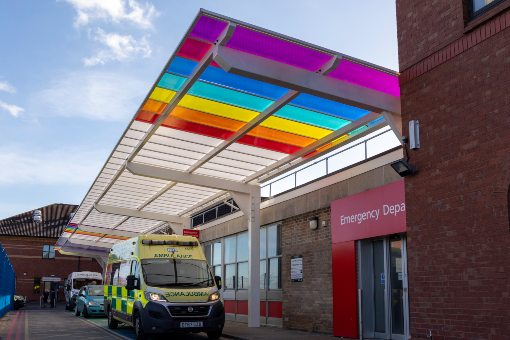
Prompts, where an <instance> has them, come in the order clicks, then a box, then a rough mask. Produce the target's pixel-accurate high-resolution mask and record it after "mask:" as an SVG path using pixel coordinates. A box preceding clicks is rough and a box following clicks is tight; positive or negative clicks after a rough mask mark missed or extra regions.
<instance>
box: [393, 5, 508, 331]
mask: <svg viewBox="0 0 510 340" xmlns="http://www.w3.org/2000/svg"><path fill="white" fill-rule="evenodd" d="M472 4H473V2H472V1H432V0H425V1H397V23H398V25H397V26H398V42H399V58H400V69H401V73H402V75H401V78H400V82H401V96H402V112H403V122H404V124H403V125H404V127H406V126H407V122H408V121H409V120H411V119H418V120H419V122H420V127H421V149H419V150H414V151H411V153H410V157H411V162H412V163H413V164H415V165H416V166H417V168H418V171H419V172H418V174H416V175H415V176H412V177H408V178H406V182H405V183H406V203H407V209H408V212H407V238H408V266H409V268H408V270H409V296H410V326H411V335H412V337H413V339H426V338H430V337H433V339H508V337H509V336H510V335H509V334H510V230H509V203H510V202H509V201H510V191H509V190H510V189H509V184H510V132H509V131H510V130H509V128H510V100H509V98H510V96H509V94H508V88H509V87H510V44H509V42H510V29H509V28H508V27H509V26H510V11H509V8H510V1H494V2H491V4H489V6H487V8H482V10H481V11H480V13H479V15H476V16H472V15H471V13H472V11H470V10H469V9H470V8H469V6H471V5H472Z"/></svg>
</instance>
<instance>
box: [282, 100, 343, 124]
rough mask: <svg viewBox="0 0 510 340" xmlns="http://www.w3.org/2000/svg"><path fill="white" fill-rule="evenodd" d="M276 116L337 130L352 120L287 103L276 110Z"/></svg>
mask: <svg viewBox="0 0 510 340" xmlns="http://www.w3.org/2000/svg"><path fill="white" fill-rule="evenodd" d="M275 116H278V117H281V118H286V119H291V120H294V121H297V122H301V123H305V124H311V125H315V126H319V127H322V128H325V129H329V130H337V129H340V128H341V127H343V126H345V125H347V124H349V123H350V121H348V120H345V119H341V118H336V117H332V116H328V115H325V114H322V113H318V112H314V111H310V110H306V109H302V108H300V107H296V106H293V105H285V106H284V107H282V108H281V109H280V110H278V112H276V114H275Z"/></svg>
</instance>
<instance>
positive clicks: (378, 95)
mask: <svg viewBox="0 0 510 340" xmlns="http://www.w3.org/2000/svg"><path fill="white" fill-rule="evenodd" d="M399 116H400V100H399V85H398V77H397V74H396V73H395V72H393V71H390V70H387V69H384V68H382V67H378V66H375V65H372V64H369V63H367V62H363V61H360V60H358V59H355V58H352V57H349V56H346V55H344V54H341V53H338V52H335V51H331V50H328V49H325V48H321V47H318V46H314V45H311V44H309V43H305V42H303V41H299V40H297V39H293V38H290V37H287V36H284V35H281V34H278V33H275V32H271V31H268V30H265V29H263V28H260V27H255V26H253V25H249V24H246V23H243V22H241V21H238V20H234V19H231V18H227V17H224V16H221V15H218V14H215V13H211V12H208V11H205V10H201V11H200V12H199V13H198V15H197V17H196V18H195V20H194V21H193V23H192V25H191V27H190V28H189V29H188V31H187V33H186V35H185V36H184V37H183V39H182V41H181V42H180V44H179V46H178V48H177V50H176V52H175V53H174V54H173V55H172V56H171V57H170V60H169V61H168V63H167V65H165V67H164V68H163V71H162V72H161V74H160V75H159V77H158V78H157V79H156V81H155V83H154V85H153V86H152V88H151V89H150V90H149V92H148V94H147V96H146V98H145V100H144V101H143V102H142V104H141V106H140V108H139V110H138V111H137V112H136V114H135V115H134V117H133V119H132V120H131V122H130V123H129V125H128V127H127V129H126V130H125V132H124V134H123V135H122V137H121V138H120V140H119V142H118V143H117V145H116V146H115V148H114V149H113V151H112V153H111V155H110V156H109V157H108V160H107V161H106V164H105V165H104V167H103V168H102V169H101V171H100V173H99V175H98V176H97V178H96V179H95V181H94V183H93V184H92V186H91V188H90V190H89V191H88V193H87V194H86V196H85V198H84V199H83V201H82V203H81V205H80V207H79V209H78V210H77V212H76V214H75V215H74V217H73V218H72V220H71V222H70V224H69V225H68V227H67V228H66V229H65V231H64V232H63V233H62V235H61V237H60V239H59V241H58V245H59V246H60V247H61V249H62V250H63V251H68V252H79V253H87V252H89V253H90V254H92V255H97V254H100V253H103V254H104V253H106V252H107V251H108V249H109V248H110V247H111V245H112V244H113V243H115V242H118V241H119V240H123V239H127V238H129V237H132V236H135V235H138V234H140V233H149V232H154V231H157V230H158V229H160V228H162V227H167V226H168V225H170V226H171V227H172V229H173V230H174V231H175V232H177V233H179V232H180V230H181V229H182V228H183V227H188V226H189V223H190V222H189V220H190V218H189V216H190V215H191V214H193V213H194V212H197V211H198V210H200V209H203V208H204V207H205V206H208V205H210V204H212V203H214V202H217V201H223V200H226V199H228V198H230V197H234V199H235V201H236V203H238V204H239V206H240V208H241V209H242V210H243V211H244V212H245V213H247V211H248V210H249V209H251V208H252V207H250V200H249V199H248V200H244V199H243V197H251V199H255V200H256V199H257V197H258V199H259V200H260V197H259V196H260V186H259V183H261V182H263V181H264V180H267V179H268V178H272V177H274V176H277V175H278V174H281V173H282V172H284V171H287V170H289V169H291V168H293V167H296V166H299V165H301V164H303V163H304V162H307V161H310V160H312V159H314V158H316V157H318V156H320V155H322V154H323V153H324V152H326V151H329V150H332V148H336V147H339V146H341V145H344V144H346V143H349V142H351V141H353V140H355V139H356V138H359V137H360V136H364V135H366V134H368V133H371V132H373V131H375V130H376V129H379V128H381V127H382V126H384V125H386V124H390V125H391V126H392V127H393V128H394V129H395V132H397V133H398V122H397V123H395V118H397V120H398V117H399ZM243 195H244V196H243ZM257 205H258V203H257ZM257 209H258V207H257ZM254 214H257V212H254ZM254 218H255V219H256V217H254Z"/></svg>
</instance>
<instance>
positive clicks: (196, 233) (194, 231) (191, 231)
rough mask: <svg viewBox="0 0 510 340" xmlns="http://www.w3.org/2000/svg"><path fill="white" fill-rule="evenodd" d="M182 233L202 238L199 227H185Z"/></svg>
mask: <svg viewBox="0 0 510 340" xmlns="http://www.w3.org/2000/svg"><path fill="white" fill-rule="evenodd" d="M182 234H183V235H184V236H194V237H196V238H197V239H200V230H197V229H183V230H182Z"/></svg>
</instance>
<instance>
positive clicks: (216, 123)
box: [170, 106, 246, 131]
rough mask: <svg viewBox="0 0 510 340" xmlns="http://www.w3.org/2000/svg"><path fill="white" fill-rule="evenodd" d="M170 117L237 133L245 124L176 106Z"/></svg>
mask: <svg viewBox="0 0 510 340" xmlns="http://www.w3.org/2000/svg"><path fill="white" fill-rule="evenodd" d="M170 116H173V117H178V118H180V119H183V120H186V121H188V122H193V123H198V124H202V125H208V126H213V127H216V128H220V129H224V130H229V131H237V130H239V129H240V128H242V127H243V126H244V125H245V124H246V123H244V122H240V121H238V120H233V119H228V118H223V117H220V116H215V115H210V114H207V113H203V112H200V111H195V110H191V109H187V108H185V107H182V106H177V107H176V108H175V109H174V110H173V111H172V113H171V114H170Z"/></svg>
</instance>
